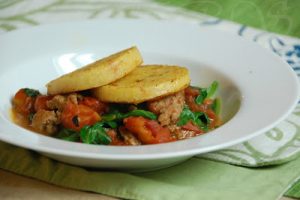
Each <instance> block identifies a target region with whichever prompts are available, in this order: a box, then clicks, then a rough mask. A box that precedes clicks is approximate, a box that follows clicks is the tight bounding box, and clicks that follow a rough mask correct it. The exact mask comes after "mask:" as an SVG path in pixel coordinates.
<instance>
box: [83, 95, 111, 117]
mask: <svg viewBox="0 0 300 200" xmlns="http://www.w3.org/2000/svg"><path fill="white" fill-rule="evenodd" d="M79 104H82V105H86V106H88V107H90V108H92V109H93V110H94V111H96V112H97V113H99V114H102V113H104V112H107V111H108V105H107V104H106V103H103V102H100V101H99V100H98V99H95V98H93V97H83V99H82V100H81V101H80V102H79Z"/></svg>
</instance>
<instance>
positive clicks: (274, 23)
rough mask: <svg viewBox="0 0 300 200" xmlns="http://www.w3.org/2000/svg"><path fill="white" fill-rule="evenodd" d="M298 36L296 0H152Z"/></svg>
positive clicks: (299, 10) (298, 3) (298, 4)
mask: <svg viewBox="0 0 300 200" xmlns="http://www.w3.org/2000/svg"><path fill="white" fill-rule="evenodd" d="M156 1H157V2H160V3H163V4H168V5H174V6H180V7H183V8H186V9H189V10H193V11H197V12H201V13H204V14H207V15H211V16H215V17H218V18H222V19H227V20H231V21H235V22H238V23H241V24H245V25H248V26H252V27H256V28H260V29H264V30H267V31H270V32H275V33H280V34H285V35H290V36H295V37H298V38H300V0H156Z"/></svg>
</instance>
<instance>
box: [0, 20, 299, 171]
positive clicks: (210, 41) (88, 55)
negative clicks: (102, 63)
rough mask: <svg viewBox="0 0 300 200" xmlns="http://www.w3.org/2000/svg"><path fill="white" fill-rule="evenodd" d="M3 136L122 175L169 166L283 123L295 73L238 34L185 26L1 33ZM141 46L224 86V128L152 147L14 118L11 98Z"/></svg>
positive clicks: (129, 24)
mask: <svg viewBox="0 0 300 200" xmlns="http://www.w3.org/2000/svg"><path fill="white" fill-rule="evenodd" d="M0 44H1V45H0V52H1V54H0V66H1V67H0V85H1V90H0V96H1V98H0V139H1V140H3V141H5V142H8V143H11V144H14V145H18V146H21V147H25V148H28V149H32V150H35V151H38V152H40V153H43V154H45V155H47V156H49V157H51V158H54V159H56V160H60V161H63V162H66V163H71V164H75V165H80V166H88V167H98V168H109V169H117V170H149V169H155V168H161V167H166V166H169V165H173V164H175V163H178V162H181V161H183V160H185V159H188V158H190V157H192V156H194V155H196V154H201V153H206V152H209V151H214V150H218V149H222V148H225V147H228V146H230V145H234V144H237V143H240V142H243V141H245V140H248V139H250V138H252V137H254V136H256V135H258V134H260V133H262V132H264V131H267V130H268V129H270V128H272V127H274V126H275V125H276V124H277V123H278V122H280V121H281V120H283V119H284V118H285V117H287V115H288V114H289V113H290V112H291V111H292V110H293V108H294V107H295V105H296V103H297V100H298V98H299V84H298V80H297V77H296V75H295V74H294V72H293V71H292V69H291V68H290V67H289V65H287V64H286V63H285V62H283V61H282V60H281V59H280V58H279V57H278V56H276V55H275V54H273V53H271V52H269V51H268V50H265V49H263V48H261V47H259V46H258V45H256V44H254V43H252V42H248V41H245V40H243V39H242V38H239V37H237V36H232V35H228V34H226V33H223V32H219V31H215V30H210V29H209V28H203V27H199V26H197V25H192V24H184V23H179V22H172V23H171V22H158V21H145V20H101V21H85V22H76V23H68V24H57V25H46V26H40V27H36V28H31V29H24V30H18V31H13V32H10V33H7V34H4V35H1V36H0ZM133 45H137V47H138V48H139V49H140V50H141V52H142V55H143V57H144V63H146V64H169V65H171V64H175V65H182V66H186V67H187V68H189V70H190V75H191V79H192V84H193V85H197V86H202V87H206V86H208V85H209V84H210V83H211V82H212V81H214V80H217V81H218V82H219V83H220V90H219V96H220V97H221V99H222V102H223V106H222V118H223V121H224V122H225V123H224V125H222V126H221V127H219V128H217V129H216V130H214V131H211V132H209V133H207V134H204V135H201V136H198V137H194V138H192V139H187V140H182V141H177V142H172V143H166V144H158V145H144V146H134V147H132V146H127V147H123V146H122V147H117V146H103V145H88V144H81V143H73V142H66V141H63V140H59V139H55V138H51V137H47V136H43V135H40V134H36V133H34V132H31V131H28V130H25V129H23V128H21V127H19V126H17V125H15V124H14V123H13V122H12V121H11V119H10V114H9V113H10V108H11V102H10V100H11V97H12V95H13V94H14V93H15V92H16V91H17V90H18V89H19V88H23V87H30V88H35V89H39V90H40V91H41V92H45V87H44V86H45V84H46V83H47V82H48V81H50V80H52V79H54V78H56V77H58V76H59V75H62V74H64V73H66V72H69V71H72V70H74V69H76V68H78V67H81V66H83V65H85V64H87V63H90V62H92V61H93V60H96V59H99V58H101V57H104V56H107V55H109V54H111V53H114V52H117V51H119V50H121V49H125V48H128V47H130V46H133Z"/></svg>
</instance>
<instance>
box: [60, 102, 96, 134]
mask: <svg viewBox="0 0 300 200" xmlns="http://www.w3.org/2000/svg"><path fill="white" fill-rule="evenodd" d="M100 119H101V117H100V115H99V114H98V113H97V112H95V111H94V110H93V109H91V108H90V107H88V106H86V105H77V104H74V103H72V102H71V101H68V102H67V104H66V106H65V107H64V109H63V112H62V114H61V121H62V124H63V126H64V127H65V128H69V129H72V130H75V131H79V130H80V129H81V128H82V127H83V126H86V125H93V124H95V123H96V122H98V121H100Z"/></svg>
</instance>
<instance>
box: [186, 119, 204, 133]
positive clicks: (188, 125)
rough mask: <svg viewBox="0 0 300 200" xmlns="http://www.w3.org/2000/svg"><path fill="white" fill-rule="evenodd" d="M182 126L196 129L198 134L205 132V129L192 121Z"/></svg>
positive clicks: (192, 129)
mask: <svg viewBox="0 0 300 200" xmlns="http://www.w3.org/2000/svg"><path fill="white" fill-rule="evenodd" d="M181 128H182V129H184V130H188V131H194V132H195V133H196V134H201V133H204V131H203V130H201V129H200V128H199V127H198V126H197V125H195V124H193V123H192V122H191V121H189V122H188V123H186V124H185V125H183V126H182V127H181Z"/></svg>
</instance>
